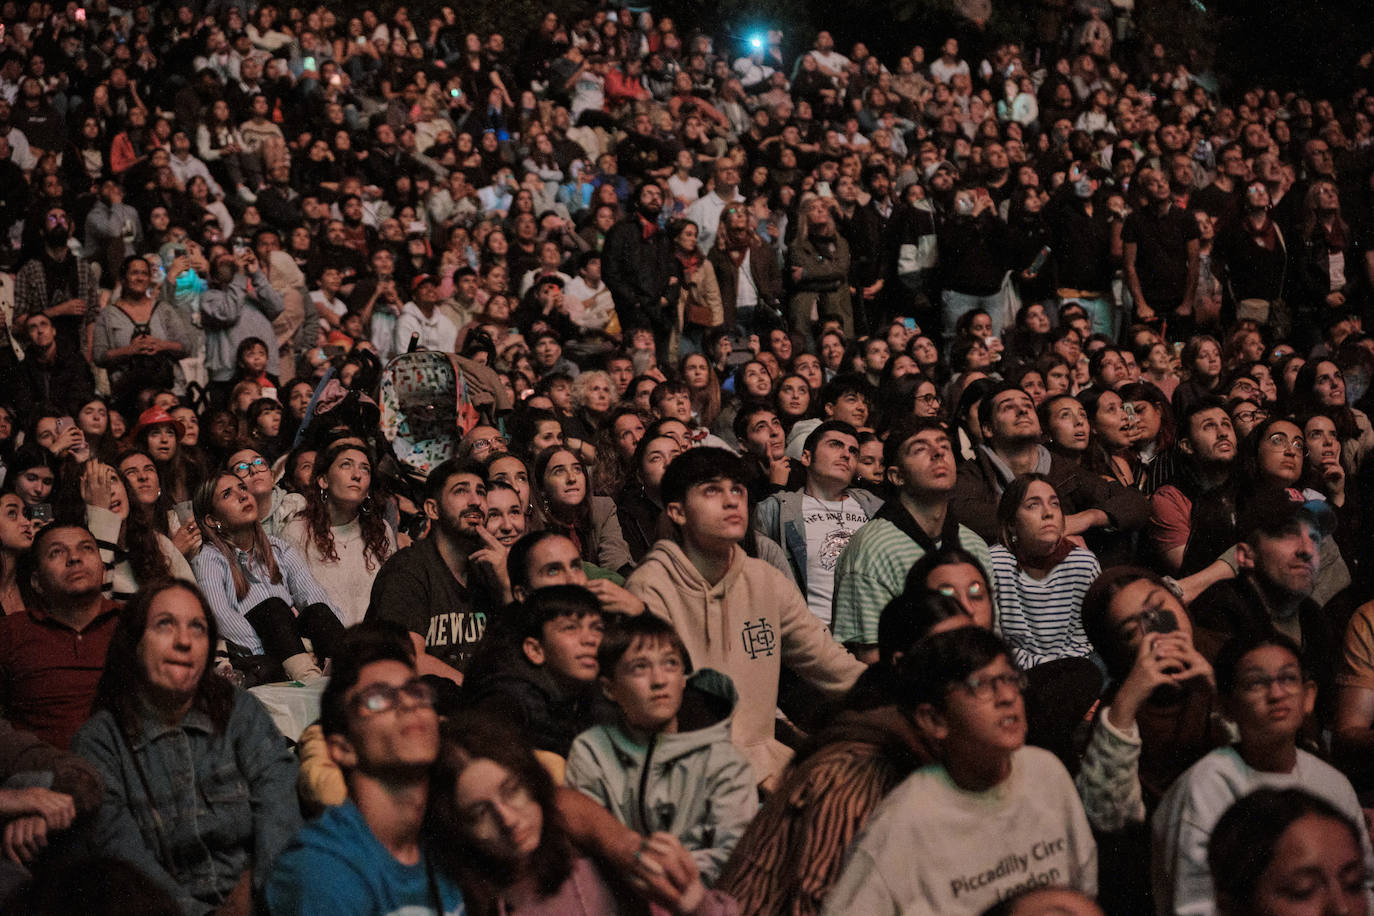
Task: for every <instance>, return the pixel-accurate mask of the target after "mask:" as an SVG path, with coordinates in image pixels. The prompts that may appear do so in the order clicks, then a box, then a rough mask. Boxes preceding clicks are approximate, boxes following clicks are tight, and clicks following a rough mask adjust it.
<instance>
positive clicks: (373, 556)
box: [303, 442, 391, 572]
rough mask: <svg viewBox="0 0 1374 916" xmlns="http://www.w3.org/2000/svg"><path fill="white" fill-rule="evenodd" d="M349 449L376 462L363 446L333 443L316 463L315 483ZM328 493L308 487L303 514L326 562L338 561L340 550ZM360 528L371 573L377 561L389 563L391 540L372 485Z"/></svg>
mask: <svg viewBox="0 0 1374 916" xmlns="http://www.w3.org/2000/svg"><path fill="white" fill-rule="evenodd" d="M348 451H353V452H361V453H362V454H363V455H364V456H366V458H367V464H368V467H373V466H374V465H375V464H376V462H374V461H373V459H372V453H371V452H370V451H369V450H368V449H365V448H363V447H362V446H360V445H357V444H354V443H349V442H345V443H339V444H337V445H331V446H330V447H329V448H328V449H327V450H326V451H325V453H324V455H323V456H322V459H321V460H318V461H317V462H316V464H315V480H316V482H317V483H318V481H319V479H320V478H321V477H323V476H324V475H325V474H328V473H329V469H330V468H331V467H333V465H334V462H335V461H337V460H338V459H339V456H340V455H342V454H343V453H344V452H348ZM326 493H327V491H326V490H325V489H324V488H323V487H320V486H313V487H306V488H305V512H304V513H303V514H304V516H305V523H306V527H307V528H309V530H310V540H311V542H312V543H313V544H314V547H315V550H316V551H317V552H318V553H319V555H320V558H321V559H322V560H324V561H325V562H326V563H337V562H339V552H338V550H336V549H335V547H334V528H333V525H332V523H331V519H330V517H329V500H328V497H327V496H326ZM358 527H359V528H361V529H362V534H363V558H364V560H365V562H366V563H367V571H368V572H372V570H373V563H374V562H375V563H376V565H377V566H378V567H380V566H381V565H382V563H384V562H386V558H387V556H388V555H389V554H390V553H391V539H390V538H388V537H387V527H386V519H384V518H383V517H382V513H381V511H380V508H379V507H378V505H377V501H376V498H375V497H374V496H373V494H372V487H371V486H369V487H368V492H367V496H365V497H364V498H363V501H362V504H361V505H360V506H359V507H358Z"/></svg>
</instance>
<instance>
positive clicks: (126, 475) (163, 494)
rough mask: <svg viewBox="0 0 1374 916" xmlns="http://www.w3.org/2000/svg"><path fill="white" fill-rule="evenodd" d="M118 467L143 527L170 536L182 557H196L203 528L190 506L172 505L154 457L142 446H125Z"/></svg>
mask: <svg viewBox="0 0 1374 916" xmlns="http://www.w3.org/2000/svg"><path fill="white" fill-rule="evenodd" d="M115 467H116V469H117V470H118V471H119V476H120V478H122V479H123V481H124V491H125V494H126V496H127V497H128V502H129V514H130V516H137V518H138V520H139V524H140V525H141V526H143V527H147V528H149V529H151V530H153V531H156V532H157V533H158V534H161V535H164V536H166V537H168V538H170V539H171V541H172V544H173V545H174V546H175V547H176V549H177V551H178V552H179V553H180V554H181V555H182V556H184V557H186V558H187V559H189V558H191V557H193V556H195V554H196V551H198V550H200V545H201V537H200V529H199V528H197V527H196V522H195V519H194V518H192V517H191V513H190V512H188V511H187V509H188V507H187V506H186V505H184V504H182V505H180V506H177V505H175V504H173V502H172V496H171V494H170V493H168V492H167V491H166V490H164V489H163V488H162V479H161V477H160V476H159V474H158V470H157V463H156V462H154V461H153V457H152V456H151V455H149V454H148V453H147V452H146V451H144V450H143V449H138V448H131V449H125V450H124V451H123V452H121V453H120V455H119V459H118V461H117V463H116V465H115Z"/></svg>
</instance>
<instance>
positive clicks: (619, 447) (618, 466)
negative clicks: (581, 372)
mask: <svg viewBox="0 0 1374 916" xmlns="http://www.w3.org/2000/svg"><path fill="white" fill-rule="evenodd" d="M648 425H649V424H648V420H647V418H646V416H645V415H644V414H642V413H640V412H639V410H638V408H635V407H629V406H625V405H622V406H620V407H616V408H614V409H612V410H611V412H610V413H609V414H608V415H607V417H606V420H605V422H604V423H603V424H602V425H601V428H600V430H598V432H597V437H596V454H597V462H596V465H595V467H594V469H593V471H592V477H593V479H594V481H595V488H596V492H597V493H599V494H601V495H602V496H609V495H612V494H614V493H616V492H618V491H619V490H620V488H621V487H622V486H624V485H625V481H627V480H629V479H630V477H631V476H633V474H634V456H635V449H636V448H637V447H638V446H639V440H640V439H642V438H644V429H645V427H647V426H648Z"/></svg>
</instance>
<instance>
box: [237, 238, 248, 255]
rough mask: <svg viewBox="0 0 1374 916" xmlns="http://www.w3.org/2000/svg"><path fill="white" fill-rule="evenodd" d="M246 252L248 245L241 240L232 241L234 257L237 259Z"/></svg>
mask: <svg viewBox="0 0 1374 916" xmlns="http://www.w3.org/2000/svg"><path fill="white" fill-rule="evenodd" d="M247 250H248V243H247V242H245V241H244V240H243V239H234V257H236V258H237V257H239V256H240V255H242V254H243V253H244V252H245V251H247Z"/></svg>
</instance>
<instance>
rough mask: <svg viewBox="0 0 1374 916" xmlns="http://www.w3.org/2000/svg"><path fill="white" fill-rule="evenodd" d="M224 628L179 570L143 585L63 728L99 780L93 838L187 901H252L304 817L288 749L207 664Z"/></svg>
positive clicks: (239, 908)
mask: <svg viewBox="0 0 1374 916" xmlns="http://www.w3.org/2000/svg"><path fill="white" fill-rule="evenodd" d="M218 636H219V631H218V627H217V626H216V623H215V618H214V616H213V615H212V614H211V613H210V612H209V610H208V608H207V603H206V601H205V598H204V596H202V595H201V594H200V592H199V591H198V590H197V589H196V587H195V586H194V585H191V584H190V583H187V582H175V581H164V582H156V583H151V584H149V585H148V586H146V587H145V588H143V589H142V590H141V591H140V592H139V593H138V594H137V595H136V596H135V597H134V600H133V601H131V602H130V603H129V604H128V605H126V606H125V608H124V610H123V611H121V612H120V615H119V621H118V623H117V624H116V626H115V630H114V633H113V635H112V637H111V639H110V647H109V650H108V651H107V653H106V656H105V669H104V671H103V672H102V673H101V675H100V681H99V683H98V684H97V686H96V694H95V702H94V703H93V704H92V708H93V715H92V716H91V719H90V721H88V722H87V723H86V724H85V725H83V726H82V727H81V730H80V731H78V732H77V733H76V737H75V738H73V739H72V750H73V751H75V752H76V753H78V754H80V755H81V756H82V757H85V758H86V759H87V760H89V761H90V762H91V763H92V764H94V766H95V768H96V770H97V771H98V772H99V773H100V775H101V776H102V777H103V779H104V783H105V798H104V801H103V803H102V804H101V807H100V810H99V811H98V812H97V813H96V814H95V815H94V818H93V820H92V822H91V823H90V824H89V826H88V830H89V834H88V835H89V841H90V843H91V845H92V846H93V847H94V848H98V849H100V850H101V851H102V852H104V853H106V854H109V855H114V856H117V857H119V858H121V859H125V860H127V861H128V862H130V863H132V864H133V865H135V866H136V867H137V868H139V869H140V870H141V871H142V872H143V873H144V874H146V875H148V876H149V877H151V878H152V879H153V880H154V881H156V882H157V883H158V884H159V885H161V886H162V887H163V888H164V889H166V890H167V891H168V892H170V893H171V894H173V895H174V896H175V897H176V899H177V902H178V904H179V905H180V906H181V908H182V910H183V911H184V912H186V913H209V912H211V911H214V912H223V913H247V912H249V911H250V910H251V908H252V898H253V895H254V893H255V892H256V891H258V890H260V889H261V888H262V886H263V885H264V884H265V883H266V880H267V876H268V875H269V874H270V873H271V870H272V863H273V861H274V860H275V859H276V857H277V855H278V853H280V852H281V851H282V849H284V848H285V846H286V844H287V842H288V841H289V840H290V839H291V837H292V836H293V835H294V834H295V832H296V830H298V829H299V828H300V825H301V818H300V808H299V805H298V802H297V800H296V769H297V768H296V759H295V757H294V756H293V755H292V754H291V753H290V752H289V751H288V750H287V748H286V744H285V743H284V742H283V741H282V736H281V732H279V731H278V730H277V727H276V725H274V724H273V722H272V719H271V718H270V717H269V716H268V715H267V711H266V710H265V709H263V707H262V704H261V703H259V702H258V701H257V699H256V698H254V697H253V696H252V695H250V694H249V693H247V692H245V691H236V690H235V689H234V688H233V686H232V685H231V684H230V683H229V681H227V680H225V678H223V677H222V676H220V674H218V673H217V672H216V671H215V669H214V668H213V666H212V665H211V663H210V659H211V655H212V653H213V652H214V649H215V643H216V640H217V638H218Z"/></svg>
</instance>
